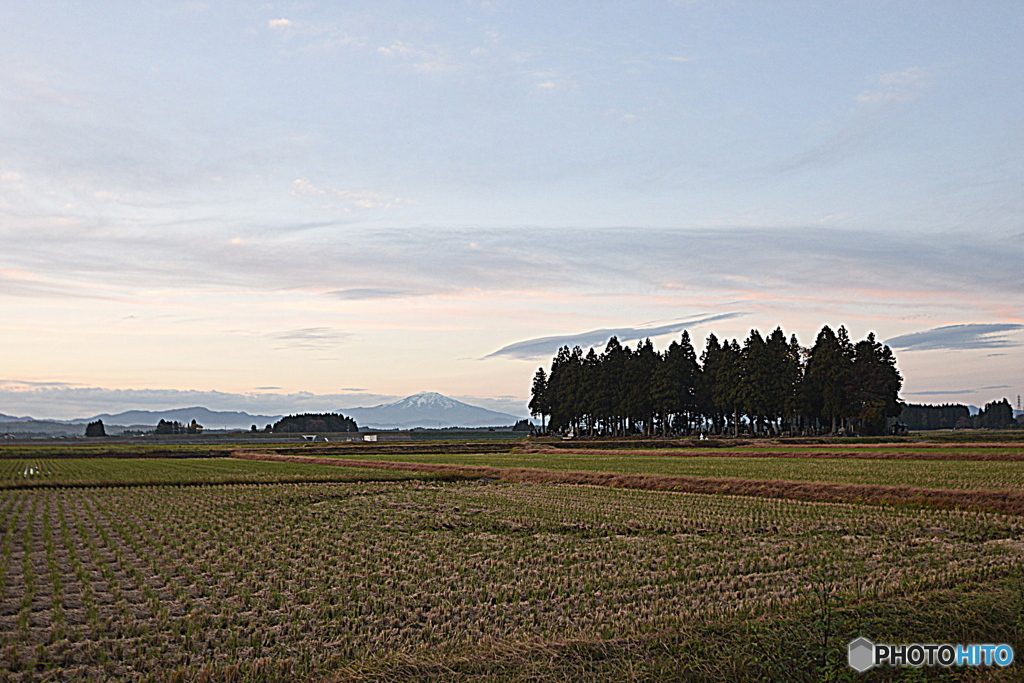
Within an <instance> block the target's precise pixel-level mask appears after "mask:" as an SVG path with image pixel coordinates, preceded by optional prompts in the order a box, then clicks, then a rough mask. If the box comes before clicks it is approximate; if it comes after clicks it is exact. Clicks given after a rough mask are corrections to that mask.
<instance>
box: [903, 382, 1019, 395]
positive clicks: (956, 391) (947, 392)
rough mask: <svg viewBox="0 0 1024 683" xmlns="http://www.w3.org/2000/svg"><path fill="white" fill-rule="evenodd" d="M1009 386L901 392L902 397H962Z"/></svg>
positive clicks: (998, 385) (1008, 386) (997, 385)
mask: <svg viewBox="0 0 1024 683" xmlns="http://www.w3.org/2000/svg"><path fill="white" fill-rule="evenodd" d="M1009 388H1010V385H1009V384H996V385H994V386H990V387H978V388H977V389H947V390H941V391H903V392H900V393H901V394H902V395H903V396H964V395H966V394H976V393H978V392H981V391H994V390H995V389H1009Z"/></svg>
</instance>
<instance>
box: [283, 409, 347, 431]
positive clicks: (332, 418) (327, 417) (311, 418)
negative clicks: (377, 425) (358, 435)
mask: <svg viewBox="0 0 1024 683" xmlns="http://www.w3.org/2000/svg"><path fill="white" fill-rule="evenodd" d="M271 431H273V432H274V433H275V434H289V433H302V432H306V433H309V432H312V433H314V434H316V433H322V432H358V431H359V425H358V424H356V421H355V420H353V419H352V418H351V417H346V416H344V415H341V414H338V413H303V414H302V415H288V416H287V417H282V418H281V419H280V420H278V421H277V422H275V423H274V426H273V427H271Z"/></svg>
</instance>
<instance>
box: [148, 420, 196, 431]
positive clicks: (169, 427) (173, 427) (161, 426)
mask: <svg viewBox="0 0 1024 683" xmlns="http://www.w3.org/2000/svg"><path fill="white" fill-rule="evenodd" d="M156 433H157V434H202V433H203V425H201V424H199V423H198V422H196V421H195V420H192V421H191V422H190V423H188V424H187V425H186V424H182V423H180V422H178V421H177V420H175V421H174V422H169V421H168V420H160V421H159V422H157V423H156Z"/></svg>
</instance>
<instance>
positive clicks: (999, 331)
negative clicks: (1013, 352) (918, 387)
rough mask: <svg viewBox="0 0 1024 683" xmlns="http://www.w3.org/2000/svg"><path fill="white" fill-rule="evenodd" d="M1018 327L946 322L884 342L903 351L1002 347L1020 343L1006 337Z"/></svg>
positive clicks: (1019, 344)
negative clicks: (951, 323)
mask: <svg viewBox="0 0 1024 683" xmlns="http://www.w3.org/2000/svg"><path fill="white" fill-rule="evenodd" d="M1020 329H1024V325H1018V324H1014V323H996V324H978V323H970V324H966V325H947V326H945V327H936V328H934V329H931V330H925V331H923V332H912V333H911V334H904V335H900V336H898V337H893V338H892V339H889V340H887V341H886V342H885V343H886V344H888V345H889V346H890V347H891V348H893V349H899V350H903V351H934V350H952V351H964V350H970V349H1002V348H1009V347H1014V346H1024V343H1022V342H1020V341H1017V340H1014V339H1008V338H1007V335H1009V334H1010V333H1013V332H1016V331H1017V330H1020Z"/></svg>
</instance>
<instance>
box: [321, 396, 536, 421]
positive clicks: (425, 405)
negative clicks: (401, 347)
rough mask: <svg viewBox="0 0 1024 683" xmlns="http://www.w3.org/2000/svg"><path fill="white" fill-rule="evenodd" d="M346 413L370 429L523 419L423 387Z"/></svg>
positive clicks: (348, 410) (345, 412) (350, 409)
mask: <svg viewBox="0 0 1024 683" xmlns="http://www.w3.org/2000/svg"><path fill="white" fill-rule="evenodd" d="M339 412H343V413H344V414H345V415H348V416H349V417H351V418H353V419H354V420H355V421H356V422H357V423H359V426H360V428H362V427H367V428H370V429H413V428H416V427H423V428H427V429H431V428H432V429H443V428H445V427H503V426H509V425H513V424H515V423H516V422H517V421H519V420H521V419H523V418H521V417H517V416H515V415H512V414H510V413H502V412H498V411H496V410H488V409H487V408H481V407H480V406H474V405H471V404H469V403H463V402H462V401H457V400H455V399H454V398H450V397H448V396H445V395H444V394H439V393H437V392H434V391H422V392H420V393H418V394H413V395H411V396H406V397H405V398H403V399H400V400H398V401H393V402H391V403H381V404H379V405H376V406H369V407H366V406H358V407H356V408H346V409H344V410H342V411H339Z"/></svg>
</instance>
